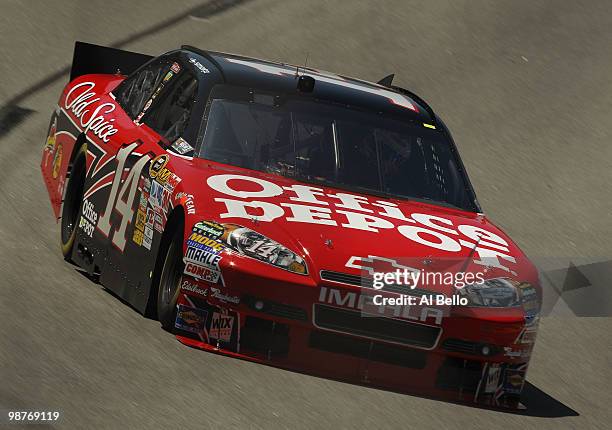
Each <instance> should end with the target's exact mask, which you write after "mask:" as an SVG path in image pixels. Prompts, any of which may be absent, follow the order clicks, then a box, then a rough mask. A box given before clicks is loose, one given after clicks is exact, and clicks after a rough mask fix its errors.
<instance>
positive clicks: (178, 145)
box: [171, 137, 193, 155]
mask: <svg viewBox="0 0 612 430" xmlns="http://www.w3.org/2000/svg"><path fill="white" fill-rule="evenodd" d="M171 148H172V149H174V150H175V151H176V152H178V153H179V154H181V155H185V154H187V153H188V152H191V151H193V146H191V145H190V144H189V143H187V141H186V140H185V139H183V138H182V137H179V138H178V139H176V140H175V141H174V143H173V144H172V146H171Z"/></svg>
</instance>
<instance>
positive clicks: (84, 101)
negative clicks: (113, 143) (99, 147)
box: [64, 82, 118, 143]
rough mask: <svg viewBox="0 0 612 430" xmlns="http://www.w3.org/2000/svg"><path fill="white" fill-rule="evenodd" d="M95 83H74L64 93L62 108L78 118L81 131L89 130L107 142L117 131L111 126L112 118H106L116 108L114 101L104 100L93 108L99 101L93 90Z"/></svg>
mask: <svg viewBox="0 0 612 430" xmlns="http://www.w3.org/2000/svg"><path fill="white" fill-rule="evenodd" d="M95 87H96V84H94V83H93V82H81V83H80V84H77V85H75V86H74V87H72V88H71V89H70V91H68V93H67V94H66V99H65V100H64V108H65V109H67V110H69V111H71V112H72V113H73V114H74V116H75V117H76V118H77V119H78V120H79V122H80V125H81V127H83V131H85V132H86V133H87V132H88V131H91V132H92V133H93V134H94V135H95V136H97V137H98V138H100V140H102V141H103V142H106V143H108V141H109V139H110V137H111V136H112V135H114V134H116V133H117V132H118V130H117V129H116V128H115V127H114V126H113V122H114V121H115V119H114V118H111V119H106V117H105V116H104V115H108V114H110V113H111V112H113V111H114V110H115V108H116V106H115V104H114V103H110V102H106V103H102V104H100V105H98V106H97V107H96V108H95V109H94V108H93V107H92V105H93V104H95V103H97V102H99V101H100V97H97V93H96V92H95V91H94V89H95Z"/></svg>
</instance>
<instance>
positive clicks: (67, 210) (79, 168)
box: [60, 145, 87, 261]
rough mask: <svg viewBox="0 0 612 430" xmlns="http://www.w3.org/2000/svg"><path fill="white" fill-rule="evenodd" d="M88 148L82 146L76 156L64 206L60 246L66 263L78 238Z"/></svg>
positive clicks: (67, 185)
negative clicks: (77, 226)
mask: <svg viewBox="0 0 612 430" xmlns="http://www.w3.org/2000/svg"><path fill="white" fill-rule="evenodd" d="M86 152H87V149H86V146H85V145H82V146H81V147H80V148H79V151H78V152H77V154H76V155H75V158H74V162H73V163H72V169H71V170H70V176H69V177H68V183H67V184H66V192H65V194H64V203H63V205H62V222H61V227H60V240H61V242H60V244H61V248H62V254H63V255H64V259H65V260H66V261H70V260H71V258H70V256H71V255H72V247H73V246H74V238H75V237H76V225H77V222H78V220H79V209H80V207H81V202H82V201H83V188H84V186H85V156H86Z"/></svg>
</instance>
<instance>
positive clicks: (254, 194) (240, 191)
mask: <svg viewBox="0 0 612 430" xmlns="http://www.w3.org/2000/svg"><path fill="white" fill-rule="evenodd" d="M206 182H207V184H208V186H209V187H210V188H211V189H213V190H215V191H217V192H219V193H221V194H224V195H225V196H227V197H217V198H215V199H214V200H215V201H216V202H217V203H219V204H222V205H224V206H225V211H224V212H223V211H222V212H221V213H220V215H219V217H220V218H222V219H223V218H243V219H248V220H252V219H253V218H256V219H257V221H258V222H273V221H274V220H276V219H278V218H281V217H284V219H285V220H286V221H287V222H295V223H308V224H320V225H328V226H336V227H339V228H346V229H353V230H360V231H364V232H370V233H378V232H380V231H381V230H388V229H393V230H396V231H397V233H398V234H399V235H400V237H402V238H403V239H404V240H407V241H411V242H414V243H416V244H419V245H422V246H425V247H428V248H432V249H438V250H441V251H444V252H446V253H448V254H450V256H452V254H455V253H458V252H461V251H464V253H465V252H466V251H469V252H471V253H472V255H473V263H475V264H479V265H482V266H485V267H487V268H489V269H492V268H497V269H500V270H503V271H506V272H508V273H511V274H512V275H516V272H514V271H513V270H512V267H513V265H515V264H516V258H515V257H514V256H512V255H511V253H510V249H509V246H510V244H509V243H508V242H507V241H506V240H505V239H504V238H503V237H501V236H499V235H498V234H496V233H493V232H492V231H489V230H488V229H486V228H483V227H481V226H475V225H469V224H459V225H455V224H454V221H453V220H451V219H448V218H444V217H441V216H437V215H430V214H426V213H419V212H414V213H411V214H407V213H404V212H403V211H402V210H401V208H400V207H399V205H398V204H396V203H393V202H390V201H386V200H375V199H373V198H369V197H366V196H362V195H356V194H349V193H340V192H338V193H325V190H324V189H323V188H319V187H314V186H310V185H300V184H294V185H291V186H285V187H281V186H280V185H278V184H276V183H274V182H271V181H268V180H265V179H262V178H257V177H250V176H245V175H236V174H220V175H213V176H210V177H209V178H208V179H207V180H206ZM281 195H283V196H285V197H289V198H288V199H287V200H288V201H290V203H281V204H276V203H272V202H270V201H265V200H266V199H271V198H275V197H278V196H281ZM254 213H257V215H256V216H255V215H253V214H254ZM332 213H334V214H335V215H336V216H335V217H332V215H331V214H332Z"/></svg>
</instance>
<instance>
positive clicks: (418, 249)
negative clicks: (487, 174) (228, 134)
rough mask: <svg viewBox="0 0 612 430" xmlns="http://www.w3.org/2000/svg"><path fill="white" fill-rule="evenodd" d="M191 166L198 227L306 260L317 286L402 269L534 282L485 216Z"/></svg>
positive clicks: (262, 175)
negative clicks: (223, 226)
mask: <svg viewBox="0 0 612 430" xmlns="http://www.w3.org/2000/svg"><path fill="white" fill-rule="evenodd" d="M193 164H194V166H197V171H198V174H197V175H189V176H190V177H191V179H190V181H193V182H194V183H192V184H190V185H189V192H190V193H193V195H194V201H195V202H196V208H197V214H196V216H195V217H193V220H195V219H197V220H203V219H206V220H211V221H217V222H220V223H234V224H239V225H242V226H244V227H248V228H250V229H252V230H255V231H257V232H259V233H261V234H263V235H265V236H267V237H269V238H271V239H273V240H275V241H277V242H279V243H280V244H282V245H284V246H286V247H287V248H289V249H291V250H293V251H294V252H296V253H297V254H299V255H301V256H302V257H303V258H304V259H305V261H306V262H307V266H308V271H309V274H310V275H311V276H312V277H313V278H314V279H315V280H316V281H317V282H318V281H319V280H320V276H321V273H322V271H325V272H324V273H327V272H334V273H335V274H336V275H337V274H346V275H353V276H367V275H368V274H371V273H372V272H373V271H377V272H386V271H395V270H396V269H400V270H403V268H405V267H409V268H412V269H416V270H421V269H422V270H426V271H434V272H435V271H439V272H453V273H456V272H458V271H473V272H483V274H484V277H485V278H491V277H500V276H501V277H513V278H516V279H519V280H521V281H532V280H533V278H534V276H535V277H537V275H535V271H534V268H533V266H532V265H531V263H529V262H528V261H527V259H526V257H525V255H524V254H523V253H522V252H521V250H520V249H519V248H518V247H517V245H516V244H515V243H514V242H512V240H511V239H510V238H509V237H508V236H507V235H506V234H505V233H504V232H502V231H501V230H500V229H499V228H497V227H496V226H494V225H493V224H492V223H491V222H490V221H489V220H488V219H487V218H486V217H485V216H484V215H482V214H477V213H473V212H467V211H463V210H459V209H451V208H447V207H445V206H440V205H436V204H428V203H423V202H420V201H411V200H405V199H402V200H400V199H390V198H386V197H377V196H375V195H369V194H363V193H356V192H351V191H347V190H345V189H339V188H330V187H325V186H321V185H315V184H308V183H304V182H300V181H296V180H293V179H291V178H287V177H283V176H279V175H273V174H266V173H262V172H257V171H253V170H248V169H240V168H232V167H229V166H227V165H223V164H218V163H213V162H209V161H207V160H194V161H193ZM430 289H435V290H438V291H440V290H444V289H445V288H443V287H440V286H438V287H436V286H433V287H432V288H430Z"/></svg>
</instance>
